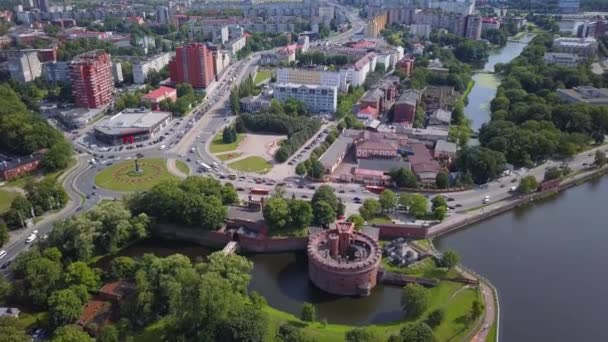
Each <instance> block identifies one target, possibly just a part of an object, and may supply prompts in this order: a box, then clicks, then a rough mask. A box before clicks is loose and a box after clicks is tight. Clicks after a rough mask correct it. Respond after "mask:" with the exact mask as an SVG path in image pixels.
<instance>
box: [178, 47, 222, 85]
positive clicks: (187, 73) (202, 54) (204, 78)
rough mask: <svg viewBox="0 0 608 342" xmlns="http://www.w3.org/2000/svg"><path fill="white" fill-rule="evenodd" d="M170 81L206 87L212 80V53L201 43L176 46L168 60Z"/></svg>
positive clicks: (213, 76) (213, 75)
mask: <svg viewBox="0 0 608 342" xmlns="http://www.w3.org/2000/svg"><path fill="white" fill-rule="evenodd" d="M169 75H170V76H171V82H173V83H176V84H179V83H189V84H191V85H192V86H193V87H194V88H207V87H208V86H209V85H210V84H211V83H212V82H213V80H214V78H215V74H214V72H213V53H212V52H211V50H210V49H209V48H208V47H207V45H205V44H202V43H190V44H188V45H184V46H181V47H178V48H177V50H176V51H175V57H174V58H173V59H172V60H171V61H170V62H169Z"/></svg>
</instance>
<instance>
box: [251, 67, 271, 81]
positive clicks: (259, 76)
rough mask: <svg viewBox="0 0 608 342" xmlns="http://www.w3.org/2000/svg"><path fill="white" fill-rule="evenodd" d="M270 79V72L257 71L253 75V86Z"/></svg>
mask: <svg viewBox="0 0 608 342" xmlns="http://www.w3.org/2000/svg"><path fill="white" fill-rule="evenodd" d="M271 77H272V72H271V71H270V70H261V71H260V70H258V72H256V73H255V79H254V80H253V84H259V83H260V82H263V81H265V80H267V79H269V78H271Z"/></svg>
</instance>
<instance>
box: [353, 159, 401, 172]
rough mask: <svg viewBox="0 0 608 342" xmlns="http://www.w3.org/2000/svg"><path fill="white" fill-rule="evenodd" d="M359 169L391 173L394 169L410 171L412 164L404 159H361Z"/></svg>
mask: <svg viewBox="0 0 608 342" xmlns="http://www.w3.org/2000/svg"><path fill="white" fill-rule="evenodd" d="M357 167H358V168H359V169H365V170H375V171H382V172H390V171H391V170H394V169H400V168H405V169H407V170H409V169H410V163H409V162H407V161H405V160H403V159H402V158H395V159H359V162H358V164H357Z"/></svg>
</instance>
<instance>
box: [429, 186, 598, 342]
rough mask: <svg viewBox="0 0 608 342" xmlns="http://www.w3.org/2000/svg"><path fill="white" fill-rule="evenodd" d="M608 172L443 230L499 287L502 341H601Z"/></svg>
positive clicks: (442, 241)
mask: <svg viewBox="0 0 608 342" xmlns="http://www.w3.org/2000/svg"><path fill="white" fill-rule="evenodd" d="M607 202H608V178H606V177H604V178H603V179H601V180H599V181H595V182H591V183H587V184H584V185H581V186H578V187H575V188H573V189H570V190H567V191H566V192H564V193H562V194H560V195H558V196H556V197H555V198H552V199H549V200H545V201H543V202H539V203H537V204H534V205H530V206H528V207H525V208H520V209H517V210H514V211H511V212H508V213H505V214H503V215H500V216H497V217H495V218H492V219H490V220H488V221H484V222H481V223H479V224H476V225H473V226H471V227H468V228H467V229H464V230H459V231H456V232H454V233H452V234H449V235H446V236H443V237H441V238H439V239H437V241H436V242H435V245H436V246H437V248H438V249H440V250H446V249H455V250H456V251H458V252H459V253H460V255H461V257H462V262H463V263H464V264H465V265H467V266H468V267H470V268H472V269H473V270H475V271H477V272H478V273H480V274H481V275H484V276H485V277H487V278H488V279H489V280H490V281H491V282H492V284H494V286H496V288H497V289H498V292H499V298H500V310H501V341H601V340H603V338H602V337H601V336H606V331H605V326H604V324H605V323H606V316H605V309H606V304H608V286H606V284H607V283H608V273H607V272H606V250H607V248H606V244H608V224H607V222H608V212H607V211H606V203H607Z"/></svg>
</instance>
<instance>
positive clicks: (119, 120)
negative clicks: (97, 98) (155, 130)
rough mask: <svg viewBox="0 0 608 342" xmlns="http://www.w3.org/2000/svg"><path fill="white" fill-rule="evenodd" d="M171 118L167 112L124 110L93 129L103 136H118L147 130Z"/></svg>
mask: <svg viewBox="0 0 608 342" xmlns="http://www.w3.org/2000/svg"><path fill="white" fill-rule="evenodd" d="M168 117H171V113H169V112H152V111H150V110H149V109H145V108H144V109H139V108H137V109H133V108H130V109H125V110H123V111H122V112H120V113H118V114H116V115H114V116H113V117H111V118H108V119H105V120H103V121H102V122H100V123H99V124H97V125H96V126H95V129H96V130H98V131H100V132H102V133H105V134H110V135H113V134H120V133H125V132H127V131H129V130H134V131H137V130H141V129H149V128H152V127H154V126H156V125H157V124H158V123H159V122H161V121H163V120H165V119H167V118H168Z"/></svg>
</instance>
